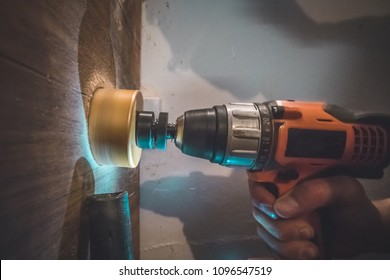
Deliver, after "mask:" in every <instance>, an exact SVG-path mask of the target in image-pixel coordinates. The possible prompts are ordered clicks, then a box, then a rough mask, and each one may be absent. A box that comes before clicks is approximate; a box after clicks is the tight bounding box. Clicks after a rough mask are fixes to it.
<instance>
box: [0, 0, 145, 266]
mask: <svg viewBox="0 0 390 280" xmlns="http://www.w3.org/2000/svg"><path fill="white" fill-rule="evenodd" d="M140 30H141V1H140V0H86V1H80V0H69V1H55V0H51V1H43V0H42V1H33V2H32V1H23V0H14V1H1V2H0V37H1V44H0V73H1V75H0V81H1V82H0V84H1V87H2V93H1V102H0V223H1V225H0V257H1V259H58V258H60V259H78V258H88V236H87V232H86V230H85V217H84V216H85V215H84V212H85V211H84V207H83V201H84V199H85V197H86V196H88V195H89V194H92V193H105V192H115V191H119V190H126V191H128V192H129V198H130V204H131V219H132V230H133V241H134V250H135V256H136V257H139V170H138V168H137V169H125V168H116V167H110V166H98V165H97V164H96V162H95V161H94V159H93V157H92V155H91V152H90V150H89V144H88V131H87V114H88V108H89V101H90V98H91V96H92V94H93V92H94V90H96V88H98V87H115V88H126V89H133V88H138V87H139V81H140Z"/></svg>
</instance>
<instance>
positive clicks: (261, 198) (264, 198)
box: [248, 180, 275, 206]
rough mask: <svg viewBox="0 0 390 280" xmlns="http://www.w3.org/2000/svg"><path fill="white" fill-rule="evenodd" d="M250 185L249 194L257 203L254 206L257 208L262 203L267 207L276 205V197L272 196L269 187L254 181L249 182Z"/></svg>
mask: <svg viewBox="0 0 390 280" xmlns="http://www.w3.org/2000/svg"><path fill="white" fill-rule="evenodd" d="M248 185H249V192H250V194H251V197H252V199H253V201H254V202H255V204H254V206H256V204H261V203H264V204H267V205H273V204H274V202H275V196H274V195H273V194H272V192H271V191H270V190H268V189H267V185H265V184H262V183H259V182H256V181H253V180H248Z"/></svg>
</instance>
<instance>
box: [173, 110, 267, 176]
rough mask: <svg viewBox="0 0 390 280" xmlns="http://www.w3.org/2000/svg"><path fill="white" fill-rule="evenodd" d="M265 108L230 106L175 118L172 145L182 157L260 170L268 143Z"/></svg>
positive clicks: (265, 156)
mask: <svg viewBox="0 0 390 280" xmlns="http://www.w3.org/2000/svg"><path fill="white" fill-rule="evenodd" d="M270 124H271V120H270V112H269V109H268V106H266V105H264V104H255V103H230V104H227V105H223V106H214V107H213V108H210V109H201V110H192V111H187V112H185V113H184V115H183V116H181V117H179V118H178V120H177V124H176V139H175V144H176V146H177V147H178V148H179V149H180V150H181V151H182V152H183V153H185V154H188V155H191V156H195V157H200V158H205V159H208V160H210V161H211V162H215V163H219V164H221V165H223V166H239V167H245V168H248V169H252V168H256V169H259V168H262V167H263V166H264V164H265V163H266V161H267V160H268V158H269V153H270V150H271V143H272V139H271V137H272V133H271V125H270Z"/></svg>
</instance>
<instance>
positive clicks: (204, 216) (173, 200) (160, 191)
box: [141, 171, 270, 259]
mask: <svg viewBox="0 0 390 280" xmlns="http://www.w3.org/2000/svg"><path fill="white" fill-rule="evenodd" d="M239 173H240V172H239V171H233V173H232V175H231V176H230V177H220V176H206V175H204V174H203V173H200V172H193V173H191V174H190V175H189V176H185V177H184V176H183V177H166V178H162V179H160V180H156V181H146V182H145V183H144V184H143V185H142V196H141V207H142V208H144V209H148V210H151V211H153V212H155V213H158V214H160V215H164V216H169V217H177V218H179V219H180V221H181V222H182V223H183V232H184V235H185V236H186V239H187V243H188V244H189V246H190V247H191V251H192V254H193V257H194V259H248V258H254V257H257V258H267V257H270V256H269V253H268V250H267V248H266V247H265V245H264V243H263V242H262V241H261V240H260V239H259V237H258V236H257V235H256V227H255V222H254V219H253V217H252V215H251V213H252V211H251V206H250V198H249V194H248V193H247V192H243V191H242V188H247V185H246V182H245V183H244V184H243V185H241V186H237V185H235V183H234V182H237V181H233V179H232V178H233V177H237V176H241V175H242V174H239ZM210 182H212V184H210ZM216 197H217V199H216Z"/></svg>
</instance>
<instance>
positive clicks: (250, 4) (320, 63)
mask: <svg viewBox="0 0 390 280" xmlns="http://www.w3.org/2000/svg"><path fill="white" fill-rule="evenodd" d="M143 8H144V9H143V29H142V32H143V33H142V35H143V38H142V69H141V84H142V88H141V89H142V92H143V94H144V95H145V96H153V97H159V98H160V99H161V100H162V110H163V111H166V112H169V115H170V119H171V120H172V121H174V120H175V119H176V118H177V117H178V116H179V115H181V114H182V113H183V112H184V111H185V110H189V109H195V108H206V107H211V106H213V105H220V104H224V103H227V102H231V101H241V102H251V101H257V102H262V101H267V100H272V99H298V100H322V101H328V102H331V103H336V104H338V105H341V106H345V107H348V108H354V109H364V110H380V111H389V109H390V55H389V51H390V17H388V16H387V15H389V14H390V2H389V1H387V0H376V1H373V0H371V1H363V0H359V1H358V0H355V1H347V0H344V1H341V0H338V1H335V0H334V1H329V0H328V1H319V0H316V1H314V0H310V1H309V0H297V1H292V0H291V1H281V0H279V1H277V0H219V1H217V0H214V1H212V0H176V1H175V0H166V1H157V0H155V1H152V0H147V1H145V2H144V7H143ZM387 173H389V172H387ZM246 180H247V179H246V175H245V171H244V170H237V169H229V168H225V167H221V166H218V165H215V164H211V163H209V162H208V161H205V160H202V159H197V158H191V157H188V156H186V155H183V154H181V152H180V151H179V150H178V149H177V148H176V147H175V146H174V144H173V143H172V144H171V145H169V147H168V149H167V151H165V152H161V151H144V153H143V159H142V162H141V258H143V259H182V258H183V259H191V258H195V259H206V258H248V257H268V256H269V255H268V252H267V250H266V248H265V246H264V244H263V243H262V242H261V241H260V240H259V239H258V238H257V237H256V234H255V224H254V222H253V220H252V217H251V210H250V204H249V195H248V190H247V184H246ZM389 182H390V179H389V175H388V174H387V175H386V178H385V179H384V180H381V181H378V182H374V183H367V184H368V185H369V186H370V190H371V193H372V194H373V195H374V196H379V195H383V191H382V188H383V187H384V186H386V185H388V183H389ZM388 189H390V188H387V190H388ZM387 194H388V195H390V192H388V193H387Z"/></svg>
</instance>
